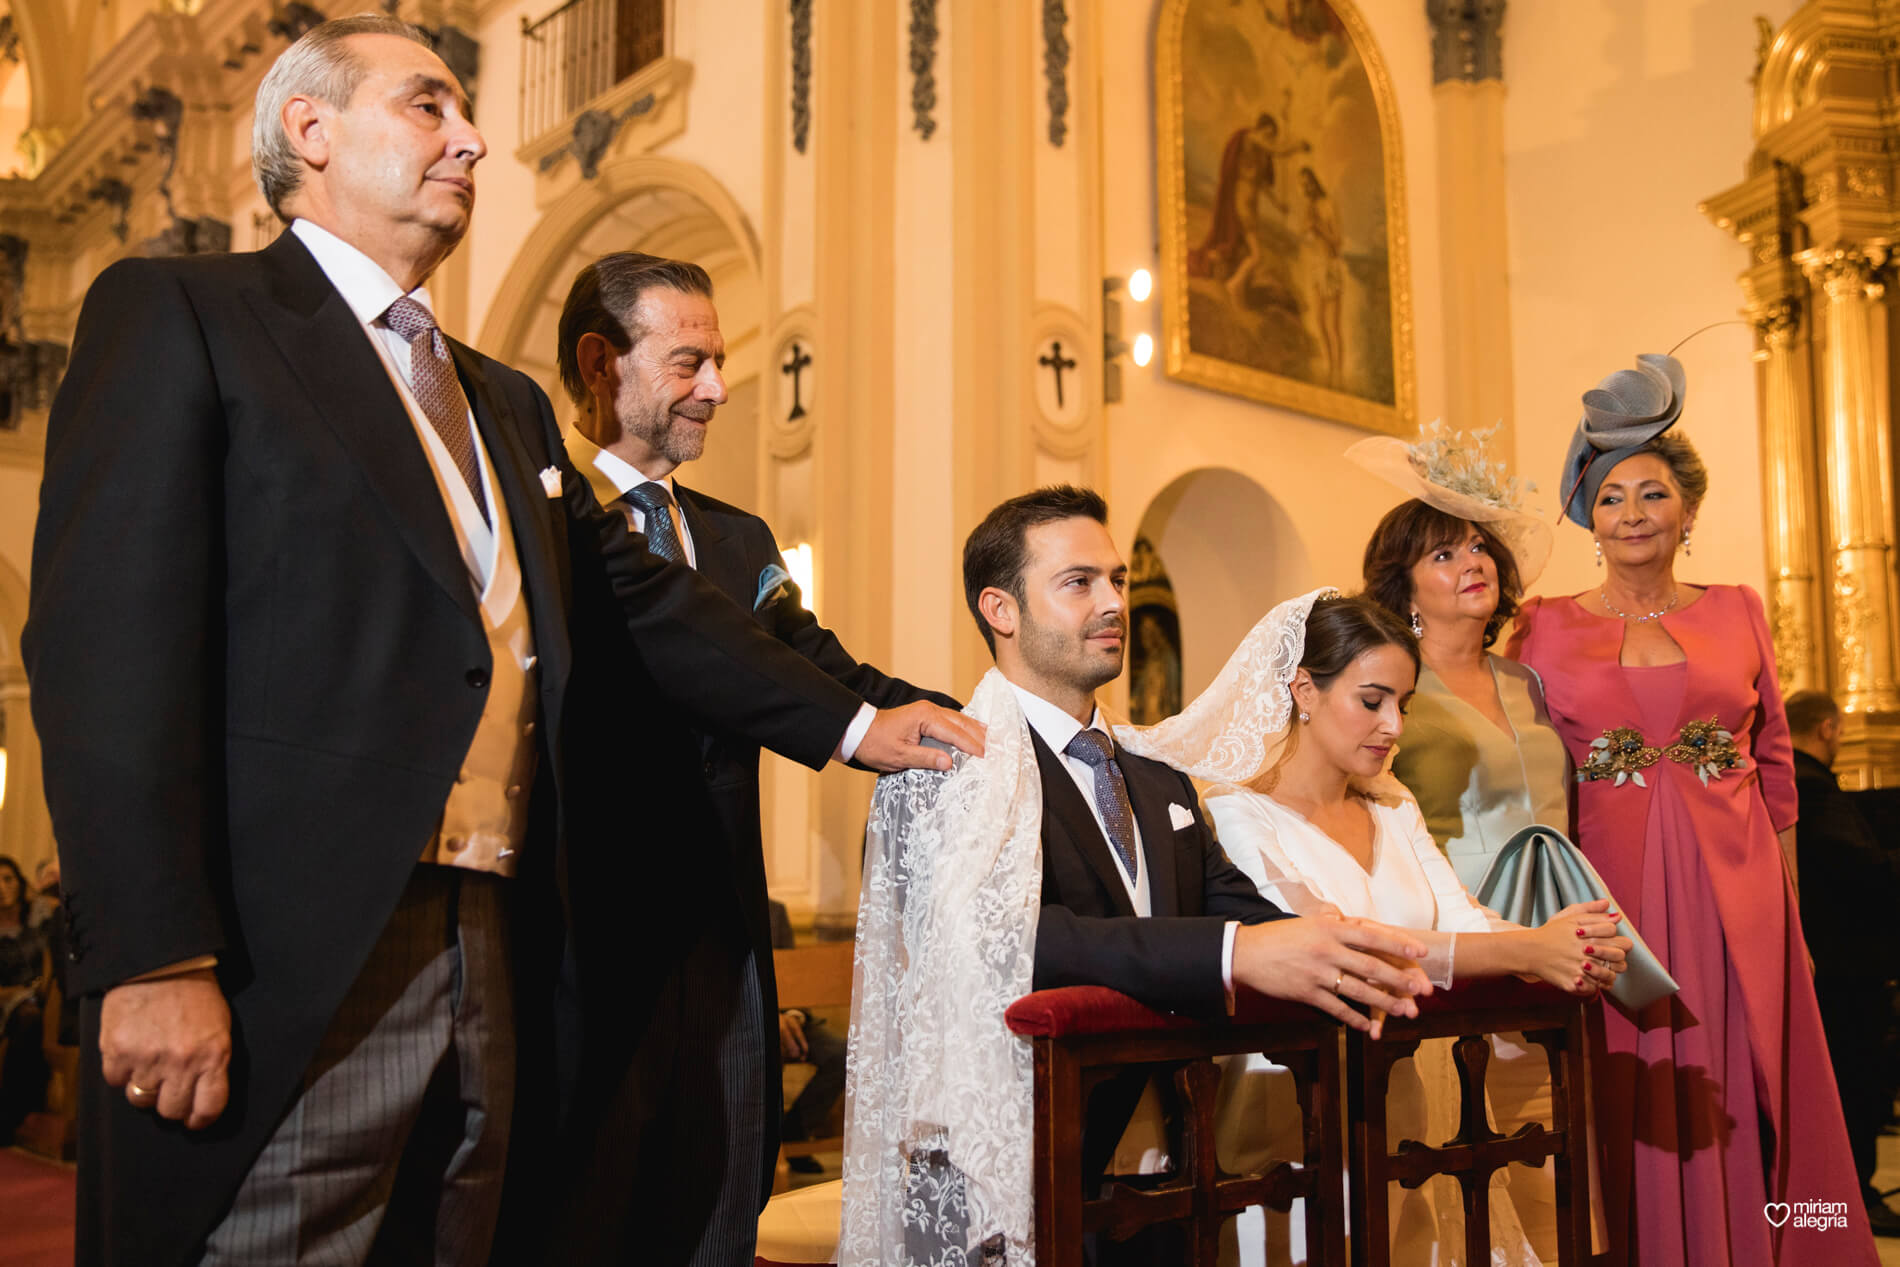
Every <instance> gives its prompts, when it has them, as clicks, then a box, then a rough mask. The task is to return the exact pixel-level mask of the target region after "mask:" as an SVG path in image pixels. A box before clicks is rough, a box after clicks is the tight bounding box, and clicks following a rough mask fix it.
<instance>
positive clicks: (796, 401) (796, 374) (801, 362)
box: [778, 343, 811, 422]
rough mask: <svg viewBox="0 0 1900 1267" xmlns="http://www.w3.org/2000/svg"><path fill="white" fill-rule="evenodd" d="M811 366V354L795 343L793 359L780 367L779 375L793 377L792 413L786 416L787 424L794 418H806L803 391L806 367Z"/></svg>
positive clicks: (793, 345)
mask: <svg viewBox="0 0 1900 1267" xmlns="http://www.w3.org/2000/svg"><path fill="white" fill-rule="evenodd" d="M810 364H811V353H809V352H807V351H806V350H805V349H804V348H802V347H800V346H799V345H798V344H796V343H794V344H792V359H791V360H789V361H787V362H785V364H783V365H781V366H779V367H778V372H779V373H781V374H790V375H791V376H792V412H790V413H788V414H786V415H785V421H787V422H790V421H792V420H793V419H794V418H803V417H804V416H805V402H804V392H803V390H802V389H803V383H804V376H805V367H806V366H808V365H810Z"/></svg>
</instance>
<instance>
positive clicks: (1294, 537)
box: [1136, 466, 1317, 702]
mask: <svg viewBox="0 0 1900 1267" xmlns="http://www.w3.org/2000/svg"><path fill="white" fill-rule="evenodd" d="M1136 535H1137V537H1139V538H1142V539H1145V540H1146V541H1147V543H1148V545H1149V548H1150V549H1151V550H1152V553H1153V556H1154V557H1155V559H1156V560H1158V562H1159V565H1160V566H1161V567H1162V568H1164V569H1165V570H1166V574H1167V577H1168V580H1169V583H1170V588H1171V590H1172V592H1173V596H1174V603H1175V609H1176V611H1177V613H1178V617H1179V621H1180V680H1181V698H1182V700H1183V701H1184V702H1185V701H1188V700H1192V699H1193V698H1194V697H1195V696H1196V695H1197V694H1199V693H1200V692H1201V691H1202V690H1203V689H1204V688H1205V687H1206V686H1207V684H1208V683H1209V682H1211V681H1213V679H1214V675H1215V674H1216V673H1218V672H1219V671H1220V667H1221V665H1223V664H1225V663H1226V662H1227V657H1228V656H1229V655H1230V654H1231V653H1232V652H1233V650H1234V648H1235V647H1236V646H1238V645H1240V640H1241V639H1242V638H1243V637H1245V636H1246V634H1247V631H1248V630H1249V629H1251V628H1253V626H1254V624H1255V622H1257V621H1258V620H1259V619H1260V618H1261V617H1262V616H1264V615H1266V613H1267V611H1268V610H1269V609H1271V608H1272V606H1273V605H1274V604H1275V603H1277V602H1280V601H1281V600H1282V599H1285V598H1289V597H1291V596H1293V595H1295V594H1298V593H1301V592H1303V591H1305V590H1307V589H1310V588H1312V586H1313V585H1314V584H1316V583H1317V582H1315V581H1314V579H1313V576H1312V561H1311V558H1310V557H1309V555H1308V552H1307V549H1306V546H1305V544H1304V543H1303V542H1302V541H1301V540H1300V536H1299V530H1298V529H1297V527H1296V526H1295V525H1294V523H1293V520H1292V517H1291V516H1289V515H1288V514H1287V513H1286V510H1285V509H1284V508H1283V507H1282V506H1281V505H1280V504H1279V503H1278V502H1276V501H1275V500H1274V499H1273V498H1272V497H1271V496H1269V495H1268V493H1267V490H1266V489H1264V488H1262V487H1260V485H1258V484H1256V483H1254V482H1253V481H1252V480H1251V479H1249V478H1247V477H1246V476H1245V475H1242V474H1241V473H1240V472H1238V471H1234V470H1229V469H1228V468H1226V467H1218V466H1216V467H1202V468H1200V469H1199V470H1194V471H1189V472H1187V473H1186V474H1184V475H1180V476H1177V477H1175V479H1174V480H1173V481H1172V482H1171V483H1169V484H1168V486H1167V487H1166V488H1163V489H1162V490H1161V492H1160V493H1159V494H1157V495H1156V496H1155V499H1154V500H1153V501H1152V502H1150V503H1149V504H1148V508H1147V510H1146V511H1144V512H1143V513H1142V516H1141V523H1140V526H1139V527H1138V528H1137V530H1136Z"/></svg>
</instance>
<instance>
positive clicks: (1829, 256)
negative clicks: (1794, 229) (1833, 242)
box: [1795, 244, 1887, 302]
mask: <svg viewBox="0 0 1900 1267" xmlns="http://www.w3.org/2000/svg"><path fill="white" fill-rule="evenodd" d="M1795 262H1796V263H1797V264H1799V265H1800V266H1801V271H1802V272H1804V273H1806V274H1807V276H1808V280H1809V281H1811V282H1813V283H1814V284H1815V285H1816V286H1819V287H1821V289H1823V290H1824V291H1826V292H1827V297H1828V300H1829V302H1834V301H1837V300H1843V299H1863V300H1871V299H1878V298H1880V297H1881V296H1882V295H1883V294H1885V293H1886V287H1885V286H1884V285H1883V284H1882V283H1881V282H1880V281H1879V280H1878V277H1879V274H1880V269H1881V267H1882V266H1883V265H1884V264H1885V263H1886V262H1887V248H1886V247H1885V246H1884V245H1878V244H1875V245H1866V246H1833V247H1815V248H1812V249H1809V250H1806V251H1802V252H1801V253H1800V254H1799V255H1797V256H1795Z"/></svg>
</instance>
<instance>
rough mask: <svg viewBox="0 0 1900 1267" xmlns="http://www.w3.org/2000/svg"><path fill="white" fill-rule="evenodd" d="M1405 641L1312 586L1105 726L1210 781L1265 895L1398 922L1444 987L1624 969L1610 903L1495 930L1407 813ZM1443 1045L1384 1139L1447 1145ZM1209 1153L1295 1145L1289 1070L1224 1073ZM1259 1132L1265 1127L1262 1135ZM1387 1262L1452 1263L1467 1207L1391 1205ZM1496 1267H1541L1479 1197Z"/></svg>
mask: <svg viewBox="0 0 1900 1267" xmlns="http://www.w3.org/2000/svg"><path fill="white" fill-rule="evenodd" d="M1418 671H1419V656H1418V646H1417V643H1416V641H1415V640H1414V639H1413V637H1412V634H1411V631H1410V630H1408V629H1407V628H1406V627H1405V625H1404V624H1403V623H1402V622H1401V621H1399V619H1398V618H1397V617H1395V616H1393V615H1392V614H1391V613H1390V612H1388V611H1386V610H1385V609H1384V608H1382V607H1380V606H1378V605H1377V604H1375V603H1372V602H1370V601H1368V600H1365V599H1360V598H1341V597H1338V595H1337V591H1334V590H1317V591H1315V592H1313V593H1311V594H1308V595H1305V596H1304V597H1302V598H1298V599H1294V600H1291V601H1289V602H1286V603H1282V604H1280V605H1279V606H1278V607H1276V608H1274V610H1273V611H1272V612H1271V613H1270V614H1269V615H1268V616H1267V617H1266V618H1265V619H1264V620H1262V621H1261V622H1260V624H1259V625H1257V626H1255V628H1254V629H1253V631H1252V632H1250V633H1249V634H1248V636H1247V638H1246V639H1245V640H1244V641H1243V642H1242V643H1241V646H1240V648H1239V649H1238V650H1237V651H1236V652H1235V653H1234V655H1233V657H1232V658H1231V659H1230V660H1229V661H1228V663H1227V665H1226V667H1225V668H1223V669H1222V671H1221V673H1220V675H1219V676H1218V677H1217V678H1216V679H1215V681H1214V684H1213V685H1212V686H1211V687H1210V688H1209V689H1208V690H1207V692H1206V693H1204V694H1203V695H1201V696H1200V697H1199V698H1198V699H1196V700H1195V701H1194V702H1193V703H1192V704H1190V705H1188V707H1187V708H1186V709H1185V710H1184V711H1183V712H1182V713H1180V714H1179V715H1177V716H1175V717H1172V718H1169V719H1168V720H1167V721H1164V722H1162V723H1161V724H1159V725H1157V726H1153V727H1148V728H1135V727H1118V728H1117V730H1116V737H1117V738H1118V739H1119V740H1120V741H1121V742H1122V744H1123V745H1124V746H1125V747H1127V748H1128V750H1129V751H1131V752H1135V753H1138V754H1141V755H1143V756H1147V757H1151V758H1153V759H1155V760H1158V761H1163V762H1166V763H1167V764H1169V765H1171V766H1173V767H1175V768H1177V769H1180V770H1183V771H1185V772H1187V773H1188V774H1190V775H1192V776H1194V777H1195V778H1197V779H1200V780H1203V781H1205V782H1208V783H1212V784H1213V786H1212V787H1210V788H1209V789H1208V790H1207V792H1206V797H1205V799H1206V804H1207V811H1208V814H1209V815H1210V817H1212V819H1213V820H1214V823H1215V827H1216V830H1217V832H1218V834H1219V837H1220V840H1221V843H1222V845H1223V846H1224V847H1225V848H1226V850H1227V851H1228V853H1229V854H1230V855H1231V856H1232V858H1233V860H1234V862H1235V864H1236V865H1237V866H1239V867H1240V868H1241V870H1243V871H1245V872H1246V873H1247V874H1248V876H1249V877H1250V878H1252V880H1253V881H1254V883H1255V884H1256V885H1258V886H1259V888H1260V891H1261V893H1262V894H1263V895H1264V896H1265V897H1267V898H1268V899H1269V900H1271V901H1272V902H1273V903H1274V904H1275V905H1277V906H1279V907H1281V908H1282V909H1283V910H1287V911H1291V912H1293V913H1294V914H1296V915H1307V916H1321V917H1324V916H1332V917H1364V918H1372V919H1376V920H1379V921H1381V922H1383V923H1386V924H1389V925H1391V926H1393V927H1397V928H1402V929H1405V930H1407V931H1408V932H1410V933H1411V935H1412V936H1414V937H1415V938H1416V939H1417V940H1418V941H1419V942H1420V943H1422V944H1423V945H1424V946H1425V947H1426V949H1427V954H1426V957H1425V959H1424V960H1422V961H1421V965H1420V966H1421V967H1423V968H1424V969H1425V972H1426V974H1427V975H1428V976H1429V977H1431V979H1432V983H1433V984H1434V985H1435V986H1439V987H1449V986H1452V985H1453V984H1454V983H1455V982H1456V981H1458V980H1464V979H1468V978H1474V977H1487V976H1504V975H1517V976H1522V977H1528V978H1533V979H1537V980H1541V981H1545V982H1548V983H1550V984H1552V985H1554V986H1557V987H1559V988H1560V989H1563V990H1566V991H1570V992H1572V993H1576V994H1590V993H1594V992H1595V991H1596V990H1597V989H1599V988H1601V987H1603V986H1606V985H1608V984H1610V983H1611V982H1613V981H1614V980H1615V979H1616V974H1617V973H1619V972H1621V971H1622V970H1623V968H1624V956H1625V952H1626V951H1628V949H1629V948H1630V942H1629V941H1628V939H1626V938H1623V937H1619V936H1617V935H1616V920H1615V918H1614V913H1613V912H1611V911H1610V910H1609V903H1607V902H1591V903H1585V904H1579V905H1575V906H1570V907H1567V908H1565V909H1564V910H1563V911H1561V912H1559V913H1558V914H1557V915H1556V916H1555V917H1554V918H1552V919H1551V920H1549V921H1548V922H1547V923H1545V924H1543V925H1542V926H1541V927H1538V928H1524V927H1520V926H1519V925H1516V924H1511V923H1508V922H1506V921H1503V920H1501V919H1498V918H1497V917H1495V916H1494V915H1492V914H1491V913H1490V912H1488V911H1486V910H1485V909H1484V908H1483V907H1481V906H1480V905H1479V904H1478V903H1477V901H1476V900H1475V899H1473V898H1472V896H1471V895H1470V894H1469V893H1468V892H1467V891H1466V890H1465V888H1464V887H1463V886H1462V885H1461V884H1460V883H1459V881H1458V878H1457V876H1456V875H1455V874H1454V873H1453V871H1452V869H1451V865H1450V864H1449V863H1448V862H1447V861H1446V860H1445V856H1444V855H1443V854H1442V853H1440V852H1439V850H1438V847H1437V846H1436V845H1435V844H1434V843H1433V841H1432V837H1431V834H1430V832H1429V831H1428V830H1427V829H1426V826H1425V820H1424V818H1423V817H1422V816H1421V814H1420V813H1419V809H1418V806H1417V804H1416V802H1414V801H1413V800H1412V799H1411V797H1410V795H1409V794H1408V793H1407V792H1406V791H1405V789H1404V787H1403V786H1402V785H1401V784H1399V783H1398V782H1397V780H1395V779H1394V778H1393V777H1392V776H1391V774H1389V773H1388V772H1387V771H1388V767H1389V764H1390V761H1391V757H1392V754H1393V752H1394V750H1395V745H1396V742H1397V740H1398V738H1399V735H1400V733H1401V732H1402V731H1403V730H1404V727H1405V718H1404V711H1405V706H1406V704H1407V703H1408V701H1409V700H1410V698H1411V695H1412V692H1413V689H1414V687H1415V685H1416V683H1417V678H1418ZM1449 1049H1450V1040H1439V1041H1436V1042H1428V1043H1425V1044H1422V1045H1421V1046H1420V1048H1419V1052H1418V1055H1417V1057H1416V1058H1415V1059H1414V1060H1412V1061H1410V1062H1401V1064H1400V1065H1399V1066H1398V1067H1396V1068H1395V1069H1394V1070H1393V1074H1392V1082H1391V1091H1390V1094H1389V1098H1388V1103H1387V1114H1388V1116H1387V1123H1388V1125H1387V1129H1388V1132H1389V1135H1390V1139H1391V1141H1393V1142H1396V1141H1398V1140H1400V1139H1406V1138H1412V1139H1419V1140H1422V1141H1425V1142H1427V1143H1442V1142H1443V1141H1445V1140H1447V1139H1450V1138H1451V1137H1453V1136H1454V1135H1455V1134H1456V1133H1457V1128H1458V1120H1457V1119H1458V1104H1459V1090H1458V1083H1457V1077H1456V1074H1455V1072H1454V1070H1453V1067H1452V1064H1451V1060H1450V1050H1449ZM1222 1094H1223V1104H1222V1116H1221V1128H1222V1132H1223V1138H1222V1139H1221V1141H1220V1143H1221V1160H1222V1164H1223V1166H1224V1167H1226V1168H1228V1169H1230V1170H1254V1169H1259V1168H1261V1167H1263V1166H1264V1164H1265V1163H1266V1161H1267V1160H1268V1158H1270V1157H1275V1156H1278V1157H1286V1156H1288V1155H1297V1153H1293V1154H1289V1151H1288V1150H1289V1149H1296V1148H1297V1141H1298V1138H1299V1132H1300V1122H1299V1117H1298V1106H1297V1103H1296V1101H1295V1100H1294V1099H1293V1096H1292V1089H1291V1085H1290V1075H1288V1074H1286V1073H1285V1071H1283V1070H1279V1069H1277V1068H1276V1067H1274V1066H1271V1065H1269V1064H1268V1063H1267V1062H1266V1061H1265V1060H1264V1059H1263V1058H1260V1057H1254V1058H1250V1059H1249V1060H1247V1061H1246V1062H1244V1063H1241V1062H1236V1063H1235V1064H1234V1065H1232V1066H1230V1068H1229V1070H1228V1075H1227V1082H1226V1085H1225V1086H1224V1087H1223V1093H1222ZM1263 1123H1264V1124H1265V1125H1264V1126H1263V1125H1262V1124H1263ZM1389 1199H1390V1202H1391V1227H1392V1237H1393V1252H1392V1259H1391V1261H1392V1262H1393V1263H1395V1264H1401V1265H1405V1264H1457V1263H1461V1262H1462V1261H1463V1246H1464V1229H1463V1215H1462V1206H1461V1204H1460V1201H1459V1198H1458V1191H1457V1186H1456V1183H1455V1181H1453V1180H1451V1179H1449V1178H1447V1177H1442V1176H1441V1177H1440V1178H1439V1179H1437V1180H1435V1181H1433V1184H1428V1185H1426V1186H1423V1187H1421V1188H1419V1189H1416V1190H1412V1191H1407V1190H1405V1189H1403V1188H1400V1187H1398V1186H1397V1185H1394V1187H1393V1188H1392V1190H1391V1193H1390V1194H1389ZM1299 1214H1300V1210H1299V1207H1298V1206H1297V1205H1296V1206H1295V1209H1294V1211H1293V1212H1291V1214H1288V1215H1279V1214H1270V1213H1269V1214H1264V1215H1263V1213H1262V1212H1260V1211H1258V1210H1255V1211H1250V1212H1248V1214H1247V1215H1243V1216H1242V1217H1241V1218H1240V1219H1238V1220H1236V1239H1237V1241H1238V1246H1237V1249H1238V1261H1240V1262H1241V1263H1243V1264H1255V1263H1268V1262H1272V1263H1287V1262H1303V1261H1305V1244H1304V1235H1303V1228H1302V1225H1301V1219H1300V1217H1299ZM1491 1224H1492V1226H1491V1244H1492V1247H1493V1248H1492V1262H1493V1263H1498V1264H1517V1263H1532V1264H1534V1263H1536V1262H1537V1261H1538V1259H1537V1256H1536V1254H1535V1252H1534V1250H1533V1249H1532V1248H1531V1246H1530V1243H1529V1242H1528V1240H1527V1239H1526V1238H1525V1236H1524V1232H1523V1229H1522V1227H1521V1226H1520V1225H1519V1222H1518V1219H1517V1216H1516V1214H1515V1212H1514V1209H1513V1207H1512V1204H1511V1201H1510V1197H1509V1194H1508V1192H1507V1191H1499V1190H1494V1192H1493V1194H1492V1197H1491Z"/></svg>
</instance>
